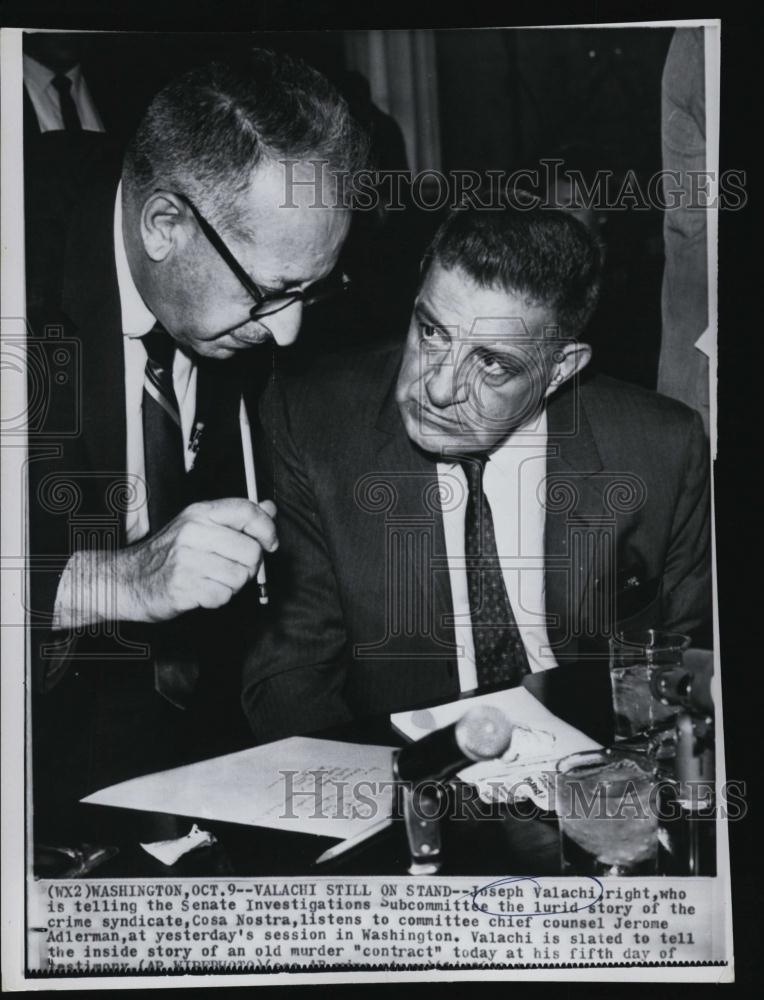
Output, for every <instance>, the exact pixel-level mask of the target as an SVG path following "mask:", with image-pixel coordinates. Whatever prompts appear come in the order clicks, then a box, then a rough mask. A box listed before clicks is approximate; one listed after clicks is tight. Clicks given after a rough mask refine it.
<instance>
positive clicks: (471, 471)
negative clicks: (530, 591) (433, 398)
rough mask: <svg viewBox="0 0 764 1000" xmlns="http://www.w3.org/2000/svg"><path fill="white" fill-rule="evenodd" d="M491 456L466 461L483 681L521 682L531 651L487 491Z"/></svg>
mask: <svg viewBox="0 0 764 1000" xmlns="http://www.w3.org/2000/svg"><path fill="white" fill-rule="evenodd" d="M485 463H486V459H485V457H483V456H475V457H474V458H471V459H469V460H467V461H464V462H463V463H462V468H463V469H464V472H465V474H466V476H467V484H468V486H469V496H468V498H467V510H466V513H465V520H464V554H465V557H466V564H467V591H468V593H469V601H470V616H471V619H472V635H473V638H474V642H475V663H476V666H477V678H478V686H479V687H487V686H489V685H490V686H494V685H499V684H501V685H503V686H505V687H511V686H513V685H516V684H519V683H520V682H521V680H522V678H523V676H524V675H525V674H526V673H528V670H529V665H528V657H527V654H526V652H525V646H524V645H523V640H522V638H521V636H520V631H519V629H518V627H517V622H516V621H515V616H514V614H513V612H512V605H511V604H510V603H509V596H508V594H507V588H506V587H505V585H504V576H503V574H502V571H501V565H500V562H499V554H498V552H497V549H496V536H495V534H494V529H493V517H492V516H491V508H490V507H489V506H488V501H487V500H486V496H485V493H484V492H483V472H484V470H485Z"/></svg>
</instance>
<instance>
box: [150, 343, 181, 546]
mask: <svg viewBox="0 0 764 1000" xmlns="http://www.w3.org/2000/svg"><path fill="white" fill-rule="evenodd" d="M142 341H143V346H144V347H145V348H146V355H147V357H146V370H145V372H144V376H143V449H144V456H145V463H144V464H145V468H146V487H147V491H148V511H149V526H150V530H151V534H152V535H153V534H155V533H156V532H157V531H158V530H159V529H160V528H162V527H164V525H165V524H167V522H168V521H171V520H172V519H173V518H174V517H175V515H176V514H178V513H180V511H181V510H182V509H183V508H184V507H185V505H186V466H185V463H184V460H183V448H184V442H183V431H182V429H181V424H180V409H179V407H178V400H177V397H176V396H175V387H174V385H173V381H172V363H173V359H174V357H175V341H174V340H173V339H172V337H171V336H170V335H169V333H167V331H166V330H164V329H163V328H162V327H161V326H159V324H157V325H156V326H155V327H154V329H153V330H151V332H150V333H147V334H146V336H145V337H143V338H142Z"/></svg>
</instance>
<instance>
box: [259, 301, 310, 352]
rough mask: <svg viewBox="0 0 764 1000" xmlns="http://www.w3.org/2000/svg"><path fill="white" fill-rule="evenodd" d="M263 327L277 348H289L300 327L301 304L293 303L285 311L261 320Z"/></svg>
mask: <svg viewBox="0 0 764 1000" xmlns="http://www.w3.org/2000/svg"><path fill="white" fill-rule="evenodd" d="M263 326H265V327H267V329H268V330H270V333H271V336H272V337H273V339H274V340H275V342H276V343H277V344H278V346H279V347H289V345H290V344H293V343H294V342H295V340H297V335H298V333H299V332H300V327H301V326H302V302H293V303H292V305H290V306H287V307H286V309H280V310H279V311H278V312H277V313H271V315H270V316H265V317H264V318H263Z"/></svg>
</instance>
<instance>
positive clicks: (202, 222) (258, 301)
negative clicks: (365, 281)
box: [170, 191, 350, 320]
mask: <svg viewBox="0 0 764 1000" xmlns="http://www.w3.org/2000/svg"><path fill="white" fill-rule="evenodd" d="M170 193H172V194H174V195H175V197H176V198H179V199H180V200H181V201H182V202H183V204H184V205H188V207H189V208H190V209H191V211H192V212H193V215H194V218H195V219H196V221H197V223H198V224H199V228H200V229H201V231H202V232H203V233H204V235H205V236H206V237H207V239H208V240H209V242H210V243H211V244H212V246H213V247H214V248H215V250H216V251H217V252H218V254H219V255H220V256H221V257H222V258H223V260H224V261H225V263H226V264H227V265H228V267H229V269H230V270H231V271H232V272H233V274H235V275H236V277H237V278H238V280H239V282H240V283H241V284H242V285H243V286H244V288H246V290H247V291H248V292H249V294H250V295H251V296H252V298H253V299H254V302H255V304H254V305H253V306H252V308H251V309H250V310H249V316H250V319H252V320H258V319H262V318H263V317H265V316H272V315H273V314H274V313H277V312H281V310H282V309H287V308H288V307H289V306H291V305H294V303H295V302H301V303H302V304H303V307H305V306H312V305H315V304H316V303H317V302H324V301H326V300H327V299H330V298H333V297H334V296H336V295H341V294H342V293H343V292H346V291H347V290H348V289H349V287H350V278H349V277H348V276H347V275H346V274H345V273H344V272H343V271H341V270H339V269H336V270H335V271H333V272H332V274H330V275H329V277H328V278H324V279H323V280H321V281H317V282H315V283H314V284H312V285H309V286H308V287H307V288H304V289H302V291H295V292H289V291H287V292H264V291H263V290H262V289H261V288H260V287H259V286H258V285H257V283H256V282H255V281H253V280H252V278H250V276H249V275H248V274H247V272H246V271H245V270H244V268H243V267H242V266H241V264H240V263H239V262H238V260H237V259H236V258H235V257H234V255H233V254H232V253H231V251H230V250H229V249H228V246H227V244H226V242H225V240H224V239H223V237H222V236H221V235H220V234H219V233H218V232H217V230H216V229H215V228H214V226H212V225H211V224H210V223H209V222H208V221H207V220H206V219H205V218H204V216H203V215H202V213H201V212H200V211H199V209H198V208H197V207H196V205H194V203H193V202H192V201H191V199H190V198H189V197H188V196H187V195H185V194H182V193H181V192H180V191H173V192H170Z"/></svg>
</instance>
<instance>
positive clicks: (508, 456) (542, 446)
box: [488, 406, 547, 475]
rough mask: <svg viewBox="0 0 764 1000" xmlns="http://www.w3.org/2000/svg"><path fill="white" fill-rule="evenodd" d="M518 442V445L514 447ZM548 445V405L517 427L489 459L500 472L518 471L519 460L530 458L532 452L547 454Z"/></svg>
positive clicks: (513, 473)
mask: <svg viewBox="0 0 764 1000" xmlns="http://www.w3.org/2000/svg"><path fill="white" fill-rule="evenodd" d="M513 444H516V445H517V447H512V445H513ZM546 445H547V414H546V406H543V407H542V409H541V412H540V413H538V414H536V415H534V416H533V417H532V418H531V419H530V420H527V421H526V422H525V423H524V424H522V425H521V426H520V427H518V428H516V429H515V430H514V431H512V433H511V434H510V435H508V437H506V438H505V439H504V440H503V441H502V443H501V444H500V445H499V446H498V447H497V448H495V449H494V451H492V452H491V454H490V456H489V458H488V461H489V463H490V464H491V465H494V466H495V467H496V469H497V470H498V471H499V472H500V473H511V474H512V475H515V473H516V472H517V463H518V461H524V460H525V459H527V458H529V457H530V455H531V453H538V452H543V453H544V454H546Z"/></svg>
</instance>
